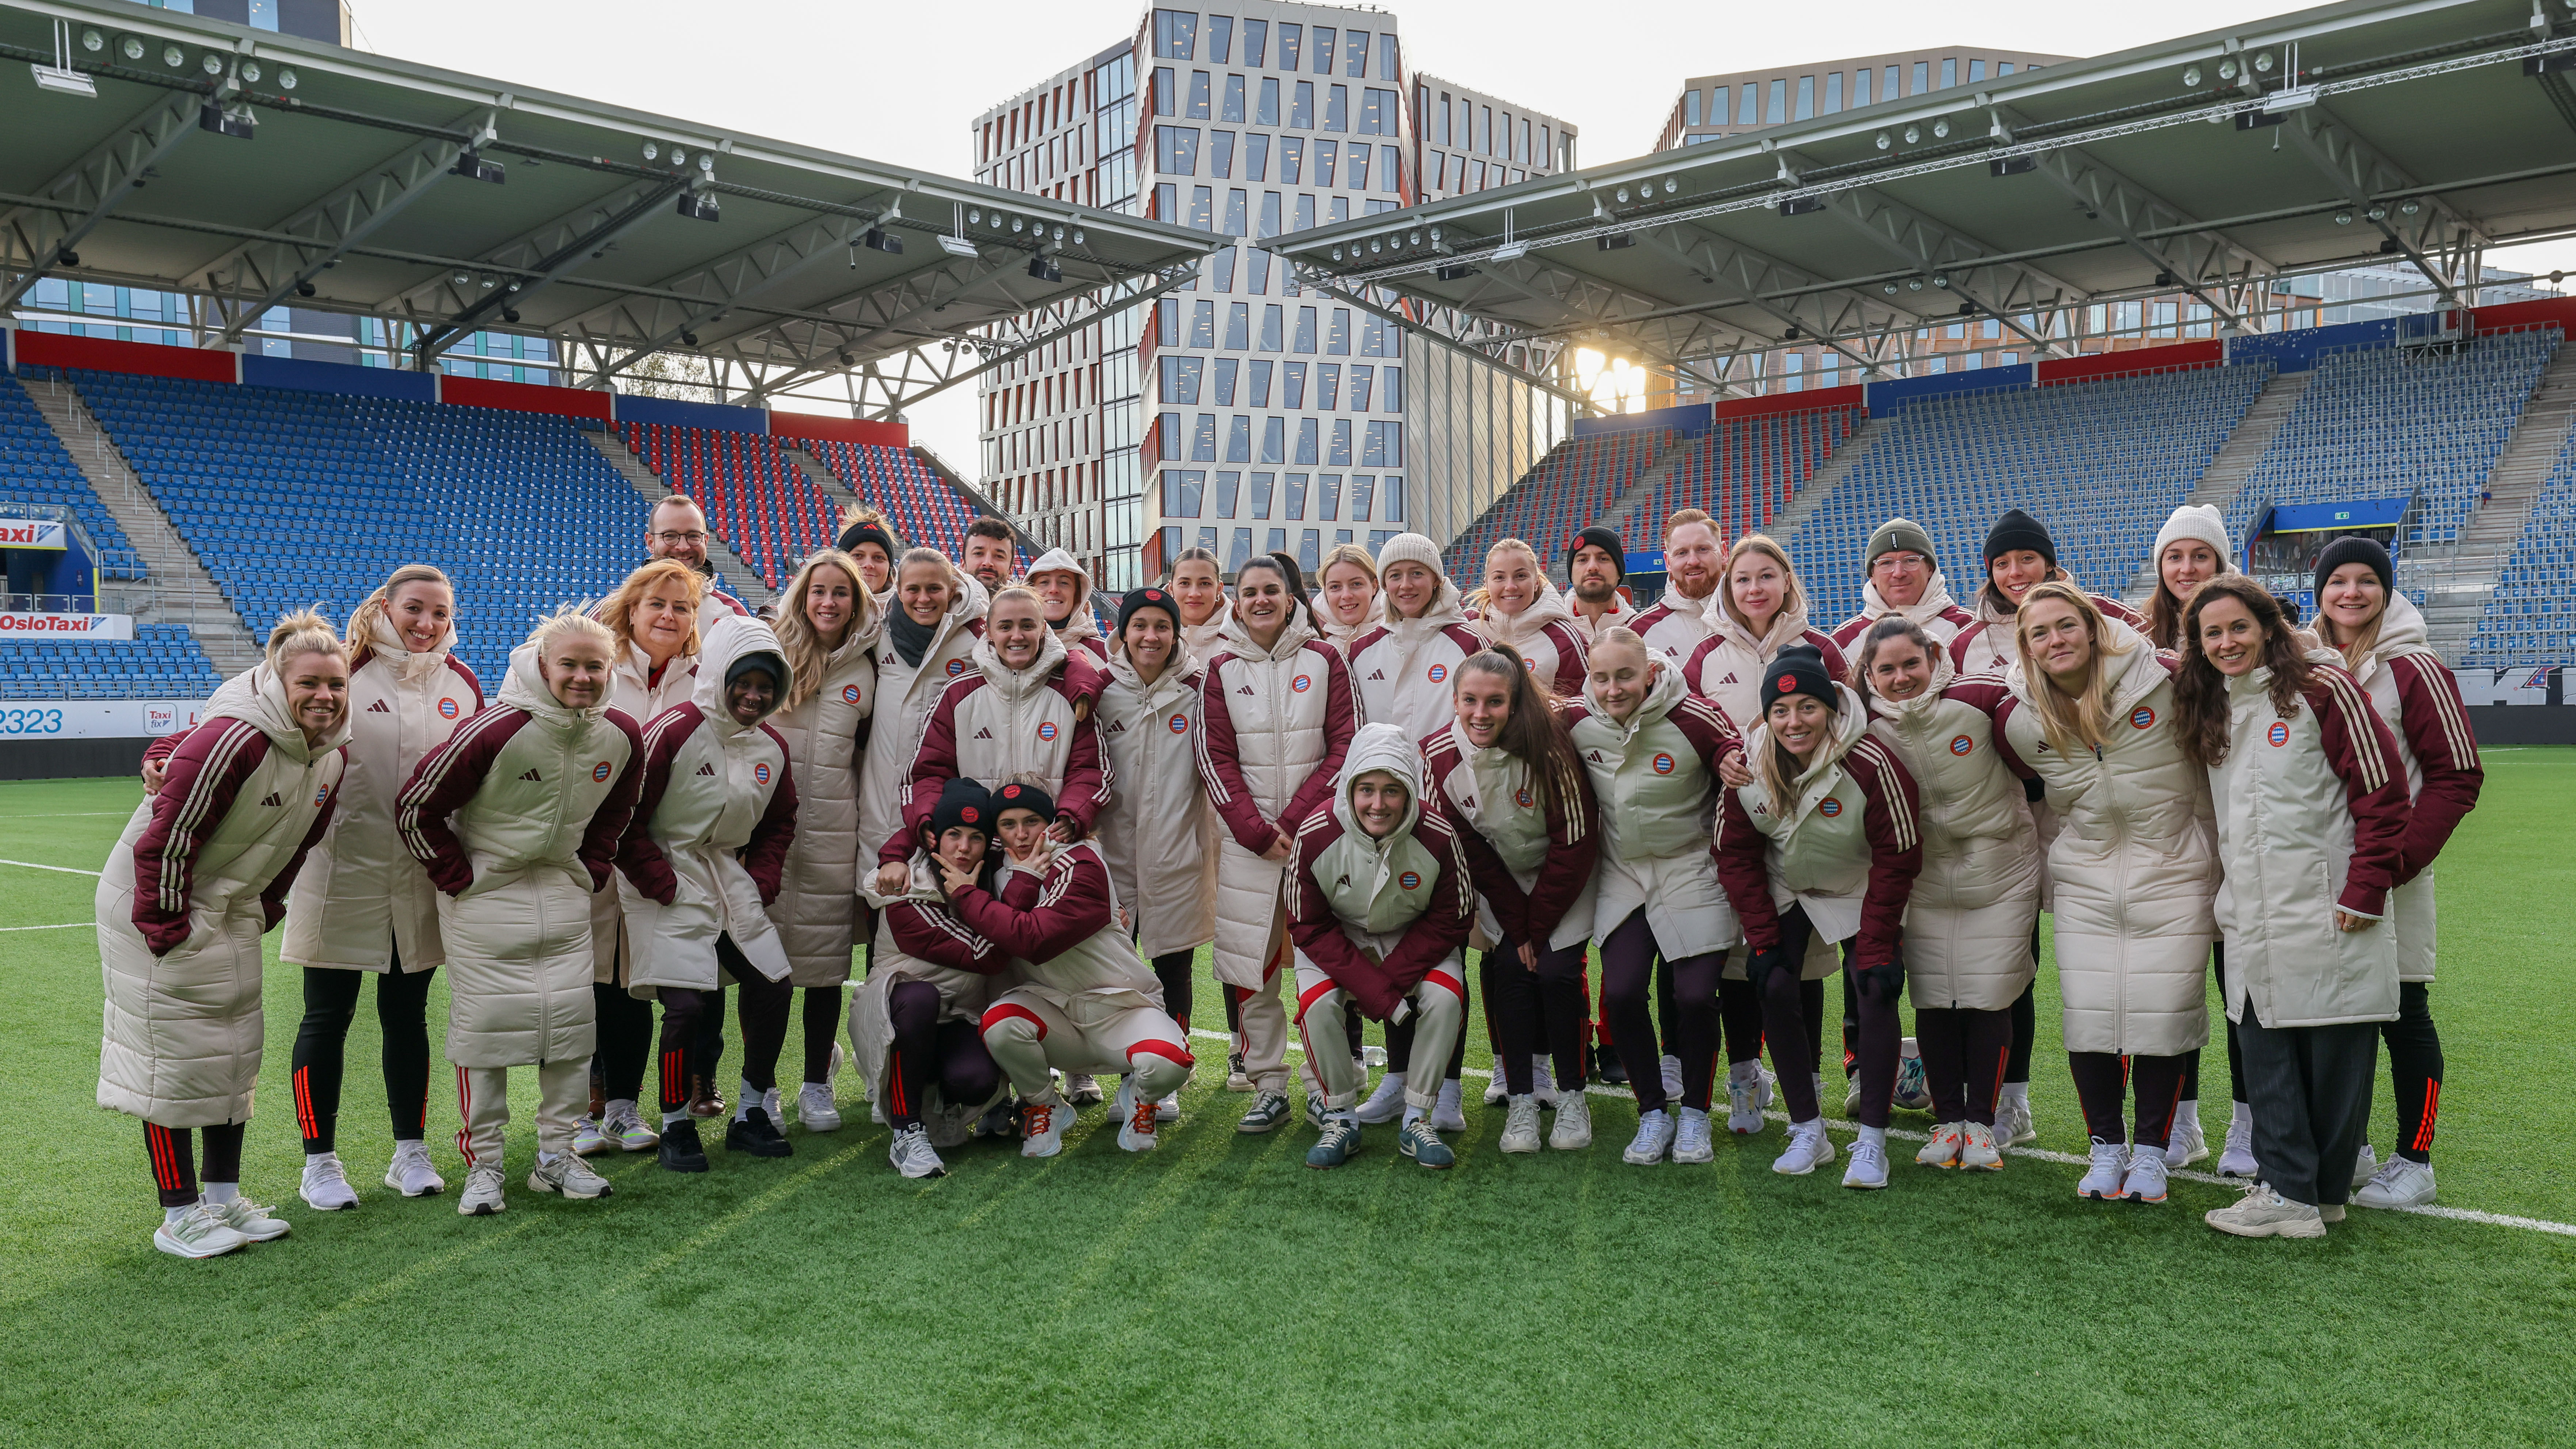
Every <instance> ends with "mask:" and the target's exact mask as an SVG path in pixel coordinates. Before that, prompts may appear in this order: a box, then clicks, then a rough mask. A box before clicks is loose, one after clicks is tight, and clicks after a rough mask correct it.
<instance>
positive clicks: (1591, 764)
mask: <svg viewBox="0 0 2576 1449" xmlns="http://www.w3.org/2000/svg"><path fill="white" fill-rule="evenodd" d="M1566 722H1567V724H1568V725H1569V726H1570V727H1571V728H1572V730H1573V733H1574V748H1575V753H1576V754H1578V755H1580V756H1581V757H1582V759H1583V767H1584V769H1585V770H1586V771H1588V772H1589V773H1590V774H1591V776H1592V793H1593V796H1594V798H1595V799H1596V800H1598V801H1599V804H1600V811H1601V815H1600V821H1601V827H1600V828H1601V844H1600V854H1599V856H1598V857H1597V863H1596V864H1595V865H1594V867H1593V869H1594V874H1595V887H1594V889H1595V896H1594V903H1593V913H1592V939H1593V942H1594V944H1596V945H1598V944H1600V943H1602V942H1605V941H1607V940H1609V938H1610V935H1611V933H1612V932H1614V931H1616V930H1618V929H1619V927H1620V926H1621V925H1623V924H1625V923H1626V921H1627V919H1628V918H1629V917H1630V916H1632V915H1634V914H1636V913H1637V912H1638V911H1641V910H1642V911H1644V912H1645V913H1646V924H1647V925H1648V927H1649V928H1650V929H1652V930H1653V931H1654V933H1655V944H1656V946H1657V947H1658V948H1659V949H1660V950H1661V951H1662V952H1663V954H1664V956H1665V958H1666V959H1668V960H1676V961H1677V960H1680V959H1682V958H1683V957H1686V956H1699V955H1705V954H1707V953H1708V952H1711V951H1723V950H1725V949H1726V948H1728V947H1730V946H1733V945H1735V944H1736V943H1737V942H1739V941H1741V940H1743V939H1744V932H1743V928H1742V926H1741V925H1740V924H1738V922H1737V920H1736V915H1735V908H1734V907H1733V906H1732V905H1730V904H1728V902H1727V899H1726V891H1725V889H1724V888H1723V887H1722V886H1720V885H1719V883H1718V878H1717V860H1716V857H1715V856H1714V855H1713V854H1712V853H1711V846H1712V844H1713V840H1712V837H1711V835H1710V831H1709V825H1710V802H1711V800H1712V798H1713V796H1714V794H1715V792H1716V791H1717V790H1718V789H1719V788H1720V787H1719V785H1718V779H1717V763H1718V761H1719V760H1720V759H1722V758H1723V757H1724V756H1725V754H1726V752H1727V751H1729V750H1732V749H1735V748H1737V747H1738V746H1737V741H1736V736H1735V730H1734V727H1733V726H1732V725H1730V724H1729V723H1728V722H1727V719H1726V716H1725V714H1724V713H1723V712H1722V711H1720V710H1719V709H1718V707H1717V706H1716V705H1714V704H1711V703H1710V702H1708V701H1707V700H1705V699H1702V698H1700V697H1699V696H1697V695H1695V694H1692V693H1691V692H1690V690H1689V689H1688V688H1687V687H1685V686H1684V685H1683V683H1682V675H1681V666H1680V665H1678V664H1675V663H1673V662H1672V661H1671V660H1669V659H1667V660H1663V661H1661V662H1660V668H1658V669H1657V671H1656V673H1655V679H1654V682H1653V683H1652V684H1651V685H1649V686H1648V687H1647V692H1646V698H1645V700H1644V701H1643V702H1642V703H1640V704H1639V705H1638V706H1637V711H1636V713H1634V714H1632V715H1630V716H1628V719H1627V721H1626V722H1625V723H1624V724H1623V723H1621V722H1619V721H1617V720H1614V719H1612V718H1611V717H1610V714H1609V711H1607V710H1605V709H1603V708H1602V707H1601V701H1600V696H1599V694H1598V692H1597V690H1595V689H1593V688H1592V687H1591V686H1590V685H1588V684H1587V686H1586V690H1585V693H1584V697H1583V701H1582V702H1581V703H1580V704H1577V705H1572V706H1569V707H1568V709H1567V712H1566Z"/></svg>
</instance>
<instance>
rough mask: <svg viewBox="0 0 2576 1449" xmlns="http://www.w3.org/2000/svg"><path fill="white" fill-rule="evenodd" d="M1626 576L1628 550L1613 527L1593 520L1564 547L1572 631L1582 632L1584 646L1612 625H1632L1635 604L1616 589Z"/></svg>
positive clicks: (1635, 611)
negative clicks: (1571, 609)
mask: <svg viewBox="0 0 2576 1449" xmlns="http://www.w3.org/2000/svg"><path fill="white" fill-rule="evenodd" d="M1627 577H1628V551H1627V549H1626V548H1625V547H1623V546H1622V545H1621V544H1620V542H1619V535H1618V534H1617V533H1616V532H1615V531H1613V530H1611V529H1607V528H1603V527H1602V526H1601V525H1599V524H1597V523H1596V524H1594V525H1593V526H1592V527H1590V528H1587V529H1585V530H1583V531H1582V532H1581V533H1578V534H1576V535H1575V536H1574V542H1573V543H1572V544H1571V545H1569V546H1568V547H1567V549H1566V551H1565V578H1566V582H1567V583H1568V584H1569V585H1571V589H1570V592H1571V593H1572V595H1573V598H1572V599H1571V600H1569V602H1570V603H1572V604H1573V606H1574V620H1573V623H1574V632H1576V633H1578V634H1580V635H1582V636H1583V643H1584V647H1585V648H1587V649H1588V648H1590V647H1591V646H1592V644H1593V642H1594V641H1595V640H1597V639H1599V638H1600V637H1601V631H1602V630H1604V629H1607V628H1610V627H1612V626H1613V625H1627V626H1629V627H1634V625H1633V624H1632V623H1631V621H1632V620H1634V619H1635V618H1636V617H1637V610H1636V607H1635V606H1634V605H1632V604H1630V603H1629V602H1628V599H1627V596H1626V595H1624V594H1622V593H1620V592H1619V584H1620V581H1621V580H1623V579H1625V578H1627Z"/></svg>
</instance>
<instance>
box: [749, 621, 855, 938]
mask: <svg viewBox="0 0 2576 1449" xmlns="http://www.w3.org/2000/svg"><path fill="white" fill-rule="evenodd" d="M882 627H883V625H882V616H880V615H878V614H876V613H875V612H874V611H873V610H871V611H870V612H869V613H868V615H867V616H866V617H865V618H863V619H860V620H857V621H855V622H853V623H852V624H851V626H850V633H849V636H848V637H846V638H844V639H843V640H842V641H841V647H840V648H838V649H835V650H833V651H832V652H831V654H830V655H829V656H827V657H826V658H825V659H824V661H823V678H822V681H821V683H820V684H819V686H818V687H817V688H816V689H815V691H814V692H813V693H812V694H810V695H807V696H806V697H805V698H804V700H803V701H801V702H800V703H798V704H797V705H796V707H795V708H793V709H783V710H780V711H779V712H778V713H776V714H773V715H771V716H770V717H769V721H768V723H769V727H770V728H771V729H772V730H775V731H777V733H778V737H779V738H780V739H782V740H784V741H786V742H787V759H788V763H789V764H790V765H791V766H792V767H793V768H794V770H795V773H796V840H795V843H794V844H792V845H790V846H789V847H788V848H787V865H786V868H785V870H784V871H783V872H782V873H781V874H780V876H779V881H778V899H776V900H774V901H771V902H770V903H769V919H770V920H771V922H772V923H774V924H775V925H776V926H777V927H778V943H779V945H780V946H781V947H782V948H783V949H784V950H785V951H786V952H787V970H788V978H787V979H788V981H789V982H790V983H791V984H793V985H796V986H838V985H840V984H841V983H842V982H844V981H847V980H849V979H850V948H851V947H853V946H855V945H857V944H858V932H859V897H858V887H859V862H860V859H861V854H860V850H859V743H858V741H859V731H860V730H861V729H863V728H865V727H866V725H867V721H868V716H869V715H870V714H871V713H872V712H874V710H875V709H876V705H877V661H876V645H877V636H878V633H879V631H880V630H881V628H882ZM867 859H868V861H869V864H870V865H871V866H873V865H874V862H875V852H874V851H869V852H867Z"/></svg>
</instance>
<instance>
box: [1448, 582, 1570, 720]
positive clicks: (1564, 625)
mask: <svg viewBox="0 0 2576 1449" xmlns="http://www.w3.org/2000/svg"><path fill="white" fill-rule="evenodd" d="M1469 627H1470V628H1472V629H1474V630H1475V632H1476V635H1477V637H1479V638H1481V639H1483V640H1484V641H1485V642H1486V643H1488V644H1508V645H1510V646H1511V647H1512V648H1513V649H1515V650H1518V651H1519V653H1520V656H1521V662H1522V663H1524V664H1526V665H1528V666H1529V672H1530V675H1531V677H1532V678H1534V679H1536V680H1537V681H1538V682H1539V683H1540V685H1542V686H1544V687H1545V688H1546V689H1547V691H1548V692H1549V693H1551V694H1553V695H1555V696H1556V697H1557V698H1559V699H1572V698H1573V697H1574V696H1576V695H1578V694H1581V693H1582V692H1583V668H1584V658H1585V656H1586V654H1588V653H1589V652H1590V649H1591V646H1590V645H1589V644H1588V643H1586V642H1585V640H1584V637H1583V632H1582V631H1581V630H1580V629H1577V628H1576V627H1575V626H1574V610H1573V609H1572V608H1571V607H1570V606H1568V605H1567V603H1566V601H1565V595H1564V594H1562V593H1560V592H1558V591H1557V587H1556V585H1554V584H1552V583H1550V582H1548V581H1547V579H1546V578H1545V576H1541V577H1540V579H1539V581H1538V597H1537V598H1535V599H1532V600H1531V601H1530V606H1529V607H1528V608H1526V609H1523V610H1521V611H1520V612H1519V613H1517V614H1506V613H1504V612H1503V611H1501V610H1500V609H1497V608H1495V607H1494V606H1493V601H1492V600H1491V599H1488V600H1487V601H1486V603H1485V607H1484V609H1483V611H1482V612H1480V613H1479V614H1478V615H1477V616H1476V618H1475V619H1474V621H1473V622H1472V623H1471V624H1470V625H1469ZM1434 728H1437V726H1436V725H1435V726H1434ZM1423 733H1424V734H1428V733H1430V730H1424V731H1423Z"/></svg>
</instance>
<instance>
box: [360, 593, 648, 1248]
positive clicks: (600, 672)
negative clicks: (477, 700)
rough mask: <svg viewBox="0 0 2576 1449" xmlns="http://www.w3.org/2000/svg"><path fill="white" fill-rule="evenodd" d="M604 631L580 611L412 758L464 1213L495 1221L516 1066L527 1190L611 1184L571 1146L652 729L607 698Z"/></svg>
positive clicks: (516, 655)
mask: <svg viewBox="0 0 2576 1449" xmlns="http://www.w3.org/2000/svg"><path fill="white" fill-rule="evenodd" d="M615 647H616V640H615V638H614V637H613V636H612V635H610V633H609V632H608V628H607V626H606V625H604V624H601V623H599V622H598V621H597V620H594V619H591V618H589V617H588V616H586V615H584V614H581V613H578V612H575V611H569V610H568V611H566V612H563V613H559V614H556V615H554V616H553V617H551V618H548V619H547V620H545V621H544V622H543V623H541V624H539V625H538V626H537V628H536V631H535V632H534V633H533V634H531V635H530V636H529V637H528V642H527V643H525V644H522V645H520V646H519V647H518V648H517V649H515V650H512V651H511V653H510V671H509V676H508V678H506V679H505V680H503V682H502V684H501V693H500V697H499V699H498V700H497V701H496V703H495V704H494V706H493V707H492V708H490V709H487V710H485V711H484V712H483V713H481V714H478V715H476V716H475V717H474V718H473V719H472V720H470V721H468V722H467V723H466V724H464V725H463V726H462V727H460V728H459V729H458V730H457V731H456V733H454V734H452V735H450V736H448V738H447V743H446V744H444V745H441V746H439V747H438V748H437V749H435V750H433V751H431V752H430V753H428V754H426V755H423V756H422V757H421V760H420V763H419V764H418V765H415V766H414V767H412V772H411V779H410V780H409V781H407V782H405V783H404V785H403V789H402V794H401V796H400V797H399V798H398V799H397V800H396V801H395V805H394V823H395V828H396V829H398V830H400V831H401V832H402V839H403V845H404V847H405V848H406V849H408V850H409V851H410V852H411V854H412V858H413V859H415V860H418V861H420V862H421V863H422V864H424V865H426V866H427V867H429V878H430V881H431V882H432V883H433V884H435V885H436V886H437V887H438V889H439V892H440V895H439V901H438V929H439V934H440V937H441V939H443V940H444V941H445V942H446V943H447V977H448V993H449V1000H448V1012H447V1059H448V1060H449V1061H451V1062H454V1063H455V1064H456V1092H457V1097H458V1099H459V1100H458V1102H457V1114H456V1115H457V1116H458V1117H459V1118H460V1119H462V1121H463V1124H464V1125H463V1126H462V1127H461V1128H460V1129H459V1130H458V1132H457V1134H456V1145H457V1147H458V1149H459V1150H460V1151H461V1152H462V1153H463V1154H464V1157H465V1166H466V1175H465V1192H464V1195H463V1196H461V1197H459V1198H458V1199H457V1202H456V1210H457V1211H458V1212H459V1213H462V1214H464V1215H465V1216H467V1217H488V1216H490V1215H491V1214H493V1213H497V1212H500V1211H502V1210H503V1209H504V1208H506V1207H507V1206H508V1204H507V1203H505V1202H504V1201H502V1197H501V1180H502V1178H501V1143H502V1138H503V1134H504V1133H505V1132H506V1131H507V1130H508V1128H509V1125H510V1103H509V1097H508V1083H509V1069H510V1068H512V1067H524V1066H531V1065H533V1066H535V1067H536V1069H537V1087H538V1092H539V1096H538V1103H537V1168H536V1171H535V1172H533V1173H531V1174H529V1176H528V1186H529V1187H531V1188H533V1189H535V1190H537V1191H539V1192H560V1193H562V1194H563V1195H564V1196H566V1197H569V1198H597V1197H606V1196H608V1194H609V1186H608V1180H607V1179H606V1178H603V1177H601V1176H600V1175H599V1174H598V1173H596V1172H593V1171H591V1169H590V1165H589V1164H588V1163H586V1162H584V1161H583V1160H582V1159H581V1158H580V1157H578V1156H576V1155H575V1154H574V1152H573V1131H574V1126H575V1123H576V1122H577V1120H578V1119H579V1118H580V1116H581V1110H582V1107H583V1105H584V1104H585V1102H586V1101H587V1100H588V1098H589V1093H590V1057H591V1053H592V1051H593V1050H594V1049H595V1047H596V1046H597V1039H598V1017H597V1014H596V1004H595V1002H594V1000H593V998H592V996H591V990H590V985H591V944H590V922H591V903H592V900H593V898H594V897H595V896H596V895H597V893H598V892H600V891H602V890H606V889H608V888H609V885H608V877H609V870H610V863H611V862H612V861H613V860H614V859H615V858H616V854H617V843H618V841H619V840H620V839H622V838H623V837H624V836H625V834H626V822H627V819H628V817H629V816H630V815H632V814H633V812H634V808H635V791H636V786H637V783H638V782H639V781H640V780H641V778H642V776H643V773H644V772H643V770H642V768H641V766H642V762H643V758H644V748H643V740H642V737H641V736H640V735H639V734H638V732H637V731H636V728H635V721H634V720H632V719H629V718H628V717H627V715H626V713H625V711H623V710H620V709H617V708H615V707H613V706H611V705H610V704H609V703H608V690H609V654H610V651H611V650H612V649H614V648H615Z"/></svg>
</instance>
